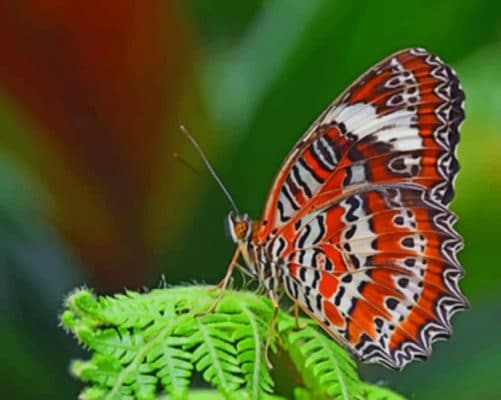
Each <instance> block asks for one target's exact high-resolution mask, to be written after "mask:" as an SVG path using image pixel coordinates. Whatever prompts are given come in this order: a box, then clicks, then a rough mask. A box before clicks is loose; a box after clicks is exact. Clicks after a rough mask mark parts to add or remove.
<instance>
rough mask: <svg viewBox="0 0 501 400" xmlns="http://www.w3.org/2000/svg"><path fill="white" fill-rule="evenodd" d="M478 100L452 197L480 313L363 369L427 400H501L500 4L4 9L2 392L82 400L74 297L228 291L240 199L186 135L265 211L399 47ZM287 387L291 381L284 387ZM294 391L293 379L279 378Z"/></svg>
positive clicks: (24, 3)
mask: <svg viewBox="0 0 501 400" xmlns="http://www.w3.org/2000/svg"><path fill="white" fill-rule="evenodd" d="M410 46H420V47H425V48H427V49H429V50H431V51H433V52H435V53H437V54H438V55H440V57H441V58H442V59H444V60H446V61H447V62H448V63H450V64H451V65H452V66H453V67H454V68H455V69H456V71H457V73H458V75H459V77H460V79H461V81H462V82H463V86H464V90H465V92H466V98H467V101H466V115H467V118H466V122H465V124H464V125H463V129H462V140H461V143H460V147H459V158H460V162H461V172H460V174H459V178H458V180H457V196H456V199H455V201H454V203H453V209H454V211H455V212H456V213H457V214H458V215H459V217H460V222H459V223H458V225H457V228H458V230H459V231H460V232H461V234H462V235H463V236H464V238H465V243H466V247H465V250H464V251H463V252H462V253H461V255H460V258H461V261H462V262H463V264H464V266H465V268H466V271H467V275H466V277H465V278H464V280H463V281H462V285H461V286H462V288H463V290H464V292H465V293H466V295H467V296H468V297H469V299H470V300H471V310H469V311H468V312H464V313H460V314H459V315H458V316H457V317H455V319H454V330H455V333H454V335H453V337H452V339H451V340H450V341H448V342H447V343H439V344H436V345H435V346H434V354H433V356H432V358H431V359H430V360H428V361H426V362H420V363H414V364H412V365H411V366H409V367H408V368H407V369H406V370H405V371H403V372H401V373H397V372H391V371H388V370H386V369H384V368H381V367H377V366H370V367H369V366H361V374H362V375H363V377H364V378H365V379H367V380H369V381H371V382H381V383H384V384H387V385H388V386H390V387H391V388H393V389H395V390H398V391H400V392H401V393H402V394H404V395H406V396H408V398H410V399H441V398H454V399H457V400H459V399H472V398H479V399H480V398H481V399H498V398H501V380H500V379H499V376H500V374H501V302H500V299H501V295H500V290H499V286H500V284H501V264H500V262H499V261H498V260H499V253H497V250H499V249H498V248H497V246H499V240H500V234H499V226H500V225H501V156H500V154H501V3H499V2H497V1H493V0H492V1H486V0H477V1H453V0H448V1H421V2H408V3H402V2H394V1H378V2H369V1H353V2H347V1H337V0H310V1H302V0H266V1H264V0H247V1H243V2H234V1H230V0H220V1H217V2H214V1H210V2H209V1H206V0H186V1H177V2H169V1H166V0H158V1H155V0H147V1H142V2H134V1H121V0H109V1H107V2H97V1H95V2H94V1H86V2H84V1H80V0H75V1H71V2H68V1H64V0H45V1H42V2H40V1H36V0H18V1H15V2H13V1H10V0H0V188H1V189H0V249H1V250H0V307H1V313H0V343H1V345H0V346H1V349H2V351H1V354H2V357H1V360H2V362H1V363H0V390H1V392H0V397H1V398H5V399H10V398H12V399H14V398H15V399H69V398H76V396H77V393H78V391H79V389H80V385H79V383H77V382H75V381H74V380H73V379H72V378H71V377H70V376H69V375H68V373H67V367H68V363H69V360H70V359H71V358H75V357H85V353H84V352H83V351H82V350H79V349H78V348H77V346H76V345H75V343H74V342H73V340H72V338H70V337H68V336H66V335H65V333H64V332H63V331H62V330H61V329H60V328H59V327H58V319H57V316H58V313H59V312H60V311H61V309H62V300H63V298H64V296H65V295H66V294H67V293H68V292H69V291H70V290H72V289H73V288H75V287H77V286H80V285H88V286H90V287H93V288H96V290H97V291H98V292H99V293H111V292H114V291H119V290H123V288H125V287H127V288H133V289H137V288H142V287H145V286H146V287H155V286H157V285H158V284H159V282H160V279H161V275H162V274H164V275H165V277H166V280H167V281H168V282H169V283H180V282H193V281H195V282H204V281H206V282H216V281H218V280H219V279H220V277H221V276H222V275H223V273H224V271H225V268H226V266H227V262H228V260H229V258H230V256H231V254H232V249H233V246H232V244H231V243H230V242H229V241H228V240H227V239H226V238H225V236H224V232H223V218H224V216H225V215H226V213H227V211H228V209H229V207H228V204H227V202H226V201H225V199H224V198H223V197H222V196H221V194H220V193H219V192H218V190H217V188H216V186H215V185H214V183H213V182H212V181H211V179H210V178H209V177H207V176H206V175H205V174H202V176H201V177H200V176H197V175H196V174H194V173H192V172H191V171H190V170H189V169H187V168H185V167H184V166H183V165H182V164H181V163H178V162H176V161H174V160H173V158H172V156H171V155H172V153H173V152H178V153H180V154H182V155H183V157H184V158H185V159H187V160H188V161H189V162H190V163H192V164H194V165H196V166H197V167H198V166H200V160H199V159H198V157H197V156H196V154H195V153H194V151H193V149H192V148H190V147H189V146H188V145H187V144H186V143H185V141H184V140H183V138H182V137H181V135H180V134H179V131H178V128H177V126H178V125H179V124H180V123H183V124H185V125H187V126H188V127H189V128H190V129H191V130H192V132H193V133H194V134H195V136H196V137H197V138H199V140H200V142H201V143H202V145H203V146H204V148H206V150H207V153H208V155H209V158H210V159H211V161H212V162H213V163H214V166H215V168H216V169H217V170H218V171H219V173H220V175H221V178H222V179H223V181H224V182H225V183H226V185H227V186H228V188H229V189H230V191H231V192H232V194H233V196H234V197H235V199H236V201H237V203H238V204H239V207H240V208H241V209H243V210H247V211H248V212H249V214H250V215H251V216H253V217H254V218H259V216H260V213H261V208H262V206H263V204H264V200H265V196H266V194H267V192H268V189H269V186H270V184H271V181H272V179H273V176H274V175H275V173H276V172H277V169H278V168H279V166H280V163H281V161H282V159H283V157H284V156H285V154H286V153H287V152H288V150H289V148H290V147H291V146H292V145H293V144H294V142H295V141H296V139H297V138H298V137H299V136H300V135H301V134H302V132H303V131H304V130H305V129H306V128H307V127H308V126H309V124H310V122H312V121H313V120H314V119H315V118H316V116H317V115H318V114H319V113H320V112H321V111H322V110H323V109H324V108H325V107H326V106H327V104H328V103H329V102H330V101H331V100H332V99H334V98H335V97H336V96H337V94H338V93H339V92H340V91H341V90H343V89H344V88H345V87H346V86H347V85H348V84H350V83H351V82H352V81H353V80H354V79H355V78H356V77H357V76H358V75H359V74H360V73H362V72H363V71H365V69H366V68H368V67H369V66H371V65H373V64H374V63H376V62H377V61H379V60H380V59H381V58H382V57H385V56H386V55H388V54H389V53H391V52H394V51H396V50H398V49H400V48H404V47H410ZM285 383H286V382H285ZM280 386H281V387H283V386H284V382H282V384H281V385H280Z"/></svg>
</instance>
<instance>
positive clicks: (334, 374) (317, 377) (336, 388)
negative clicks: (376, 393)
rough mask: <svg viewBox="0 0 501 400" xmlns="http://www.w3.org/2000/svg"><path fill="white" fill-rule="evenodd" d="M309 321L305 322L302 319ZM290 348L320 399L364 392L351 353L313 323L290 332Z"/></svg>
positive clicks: (346, 398)
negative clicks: (313, 325)
mask: <svg viewBox="0 0 501 400" xmlns="http://www.w3.org/2000/svg"><path fill="white" fill-rule="evenodd" d="M302 323H305V321H302ZM286 340H287V347H288V349H289V353H290V355H291V358H292V360H293V362H294V363H295V365H296V368H297V369H298V371H300V372H301V373H302V375H303V376H304V378H305V384H306V385H307V387H308V388H309V389H310V391H312V392H314V393H316V394H317V396H318V397H319V398H336V399H342V400H350V399H353V398H354V397H355V396H356V395H357V394H358V392H359V391H360V379H359V378H358V375H357V372H356V369H355V363H354V361H353V360H352V359H351V358H350V356H349V355H348V353H347V352H346V351H345V350H344V349H342V348H341V347H340V346H339V345H337V344H336V343H335V342H334V341H333V340H332V339H331V338H329V337H327V336H326V335H325V334H324V333H323V332H320V331H319V330H318V329H316V328H313V327H311V326H307V327H305V328H304V329H301V330H298V331H295V330H294V329H290V328H289V329H288V330H287V333H286Z"/></svg>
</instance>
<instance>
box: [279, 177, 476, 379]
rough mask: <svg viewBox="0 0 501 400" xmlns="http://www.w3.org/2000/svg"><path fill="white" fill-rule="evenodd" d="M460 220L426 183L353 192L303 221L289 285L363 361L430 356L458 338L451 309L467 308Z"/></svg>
mask: <svg viewBox="0 0 501 400" xmlns="http://www.w3.org/2000/svg"><path fill="white" fill-rule="evenodd" d="M453 223H454V216H453V215H452V214H451V213H450V212H449V211H448V210H447V209H446V208H445V207H443V206H441V205H439V204H437V203H436V202H433V201H431V200H430V199H429V198H428V194H427V191H426V190H424V189H423V188H419V187H409V186H398V185H393V186H392V187H391V188H389V187H388V188H373V189H370V190H367V191H360V192H359V193H357V194H353V195H349V196H347V197H346V198H344V199H342V200H340V201H338V202H336V203H335V204H332V205H329V206H327V207H325V208H324V209H320V210H317V211H315V212H314V213H312V214H309V215H306V216H304V217H303V218H302V219H301V220H300V224H298V225H297V226H298V227H299V229H298V230H297V231H295V239H294V242H293V245H292V246H291V247H290V249H289V251H286V252H284V253H283V254H282V259H285V260H286V261H287V271H288V273H287V274H285V277H284V287H285V289H286V292H287V293H288V295H289V296H290V297H291V298H292V299H293V300H294V301H296V302H298V303H299V304H300V305H301V306H302V308H303V309H304V311H305V312H307V313H308V314H310V315H311V316H312V317H314V318H315V319H317V321H318V322H319V323H320V324H321V325H322V327H323V328H324V329H325V330H327V331H328V332H329V333H330V334H331V335H332V336H334V337H335V338H337V339H338V340H339V341H340V342H341V343H342V344H343V345H344V346H345V347H347V348H348V349H349V350H351V352H353V353H354V354H355V355H357V357H358V358H359V359H362V360H366V361H369V362H381V363H383V364H385V365H388V366H390V367H392V368H397V369H399V368H402V367H404V366H405V365H406V364H407V363H408V362H410V361H412V360H413V359H414V358H416V357H422V358H423V357H427V356H428V355H429V354H430V353H431V343H432V342H433V341H434V340H435V339H437V338H440V337H447V336H448V335H450V332H451V327H450V317H451V315H452V314H453V313H454V312H455V311H457V310H459V309H463V308H465V307H466V306H467V302H466V300H465V299H464V297H463V296H462V295H461V293H460V291H459V288H458V281H459V279H460V278H461V277H462V275H463V269H462V268H461V266H460V265H459V262H458V261H457V259H456V252H457V251H458V250H459V249H460V248H461V246H462V241H461V238H460V237H459V236H458V234H457V233H456V232H455V231H454V230H453V229H452V224H453ZM288 233H289V232H284V233H283V234H281V235H278V236H277V237H276V238H275V239H274V241H273V242H275V241H276V240H278V241H280V240H281V238H283V237H286V236H287V234H288Z"/></svg>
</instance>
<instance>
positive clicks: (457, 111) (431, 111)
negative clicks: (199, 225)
mask: <svg viewBox="0 0 501 400" xmlns="http://www.w3.org/2000/svg"><path fill="white" fill-rule="evenodd" d="M463 101H464V94H463V92H462V90H461V88H460V85H459V81H458V79H457V78H456V76H455V74H454V72H453V71H452V70H451V69H450V68H449V67H448V66H446V65H445V64H443V63H442V61H441V60H440V59H439V58H438V57H436V56H433V55H431V54H430V53H428V52H426V51H425V50H422V49H408V50H403V51H400V52H398V53H396V54H394V55H392V56H390V57H388V58H387V59H385V60H383V61H381V62H380V63H379V64H377V65H376V66H374V67H373V68H371V69H370V70H369V71H368V72H366V73H365V74H364V75H362V76H361V77H360V78H359V79H358V80H357V81H356V82H355V83H354V84H353V85H351V86H350V87H349V88H348V89H347V90H346V91H345V92H344V93H343V94H342V95H341V96H340V97H339V98H338V99H337V100H335V101H334V102H333V103H332V104H331V105H330V106H329V107H328V108H327V110H325V111H324V113H323V114H322V115H321V116H320V117H319V118H318V119H317V120H316V121H315V122H314V123H313V125H312V126H311V127H310V129H309V130H308V131H307V132H306V133H305V135H304V136H303V137H302V138H301V139H300V140H299V142H298V143H297V144H296V145H295V146H294V148H293V149H292V151H291V153H290V154H289V156H288V157H287V158H286V160H285V162H284V164H283V166H282V168H281V169H280V172H279V174H278V176H277V177H276V179H275V182H274V184H273V185H272V188H271V190H270V193H269V195H268V198H267V202H266V205H265V209H264V213H263V218H262V225H261V229H260V232H259V240H260V241H264V240H265V239H266V238H267V236H268V235H269V234H270V233H271V232H272V231H276V230H279V229H280V228H281V227H283V226H284V225H285V224H288V223H293V222H294V221H295V220H297V219H299V218H300V217H301V216H302V215H304V214H306V213H309V212H311V211H312V210H313V209H315V208H318V207H321V206H322V205H324V204H325V203H326V202H331V201H333V199H335V198H337V197H340V196H342V195H343V194H344V193H346V192H348V191H356V190H357V189H358V188H360V187H363V186H365V185H369V184H373V185H374V184H376V185H383V184H393V183H402V182H406V183H414V184H419V185H421V186H423V187H425V188H427V189H429V192H430V194H429V195H430V197H432V198H433V199H434V200H435V201H437V202H439V203H441V204H444V205H447V204H449V203H450V201H451V199H452V197H453V193H454V192H453V180H454V177H455V175H456V174H457V171H458V168H459V167H458V162H457V159H456V157H455V149H456V145H457V143H458V140H459V133H458V131H459V125H460V124H461V122H462V121H463V119H464V112H463V108H462V103H463Z"/></svg>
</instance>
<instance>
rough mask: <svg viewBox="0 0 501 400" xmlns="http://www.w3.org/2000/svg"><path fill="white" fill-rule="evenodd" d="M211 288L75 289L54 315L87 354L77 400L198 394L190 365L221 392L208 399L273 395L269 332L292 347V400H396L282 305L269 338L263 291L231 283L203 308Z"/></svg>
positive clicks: (77, 368) (77, 370)
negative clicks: (297, 380) (99, 292)
mask: <svg viewBox="0 0 501 400" xmlns="http://www.w3.org/2000/svg"><path fill="white" fill-rule="evenodd" d="M218 295H219V293H218V292H217V291H213V290H209V288H208V287H201V286H191V287H176V288H169V289H156V290H152V291H151V292H149V293H141V294H140V293H136V292H126V293H125V294H119V295H115V296H100V297H98V298H96V297H95V296H94V295H93V294H92V292H91V291H90V290H88V289H79V290H77V291H75V292H74V293H72V294H71V295H70V296H69V297H68V298H67V300H66V303H65V304H66V310H65V311H64V312H63V314H62V316H61V323H62V325H63V326H64V327H65V328H66V329H68V330H69V331H71V332H72V333H73V334H74V335H75V337H76V338H77V340H78V341H79V342H80V343H81V344H82V345H83V346H84V347H85V348H87V349H88V350H89V351H91V352H92V355H91V357H90V359H89V360H87V361H74V362H73V363H72V365H71V372H72V373H73V375H74V376H76V377H77V378H79V379H80V380H82V381H83V382H85V383H86V385H87V387H86V388H85V389H84V390H83V391H82V393H81V394H80V398H81V399H83V400H98V399H99V400H101V399H104V400H118V399H119V400H123V399H125V400H128V399H130V400H132V399H139V400H153V399H159V398H164V399H166V398H169V399H171V400H173V399H175V400H181V399H183V400H184V399H188V398H192V397H193V396H192V395H194V397H193V398H197V396H196V393H195V392H193V391H192V390H191V391H190V390H189V389H190V384H191V379H192V375H193V371H194V370H196V371H198V372H200V373H201V375H202V377H203V379H204V380H205V381H206V382H208V383H209V384H211V385H213V386H214V387H216V388H217V389H218V391H219V393H220V396H219V397H218V396H217V395H216V394H215V392H210V393H211V395H210V396H209V395H208V396H209V397H205V398H207V399H209V398H225V399H244V400H246V399H248V400H255V399H263V400H267V399H279V398H280V397H278V396H276V395H273V394H272V391H273V388H274V383H273V379H272V377H271V374H270V372H269V371H268V369H267V366H266V363H265V362H264V360H265V354H264V353H265V349H264V347H265V343H266V341H267V340H268V339H269V340H270V342H271V346H272V348H278V346H280V347H281V348H282V349H283V350H285V351H286V352H288V353H289V356H290V358H291V360H292V361H293V363H294V365H295V366H296V369H297V371H298V372H299V374H300V376H301V379H302V382H303V383H304V386H302V387H298V388H296V389H295V391H294V395H295V398H296V399H298V400H313V399H315V400H317V399H331V398H335V399H344V400H346V399H356V400H384V399H387V400H402V398H401V397H400V396H398V395H396V394H394V393H392V392H390V391H389V390H387V389H384V388H380V387H378V386H373V385H368V384H365V383H363V382H361V381H360V380H359V378H358V375H357V373H356V370H355V363H354V362H353V360H352V359H351V357H350V356H349V355H348V353H347V352H346V351H345V350H343V349H342V348H341V347H340V346H339V345H337V344H336V342H335V341H333V340H332V339H331V338H329V337H327V336H326V335H325V334H324V333H323V332H320V331H319V330H318V329H317V328H314V327H313V326H308V327H306V328H304V329H301V330H297V329H296V327H295V320H294V318H292V317H291V316H290V315H288V314H286V313H284V312H281V311H280V312H279V313H278V316H277V319H278V328H277V331H276V333H275V334H274V336H273V337H271V338H268V336H269V334H270V323H271V319H272V314H273V307H272V305H271V302H270V301H269V299H267V298H266V297H263V296H257V295H256V294H254V293H249V292H235V291H229V290H228V291H226V293H225V295H224V297H223V299H222V300H221V301H220V302H219V303H218V305H217V307H216V308H215V310H214V311H212V312H210V313H207V311H208V310H209V309H211V308H212V305H213V304H214V301H215V299H216V298H217V296H218ZM305 322H306V321H301V324H304V323H305ZM205 393H209V392H205ZM166 396H167V397H166ZM221 396H222V397H221Z"/></svg>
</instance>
